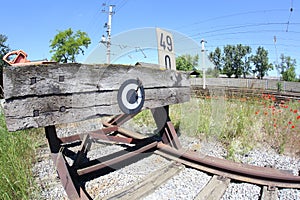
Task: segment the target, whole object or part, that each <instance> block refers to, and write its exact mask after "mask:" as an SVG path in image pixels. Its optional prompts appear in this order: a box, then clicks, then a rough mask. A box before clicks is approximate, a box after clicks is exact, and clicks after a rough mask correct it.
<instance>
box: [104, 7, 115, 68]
mask: <svg viewBox="0 0 300 200" xmlns="http://www.w3.org/2000/svg"><path fill="white" fill-rule="evenodd" d="M113 7H114V6H113V5H110V6H109V11H108V22H107V39H106V62H107V64H110V46H111V42H110V40H111V18H112V15H113V14H114V13H113Z"/></svg>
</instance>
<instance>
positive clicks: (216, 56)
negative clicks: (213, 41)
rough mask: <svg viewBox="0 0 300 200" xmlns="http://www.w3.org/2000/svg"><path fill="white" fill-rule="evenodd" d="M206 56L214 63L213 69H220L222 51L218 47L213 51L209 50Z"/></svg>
mask: <svg viewBox="0 0 300 200" xmlns="http://www.w3.org/2000/svg"><path fill="white" fill-rule="evenodd" d="M208 58H209V59H210V61H211V62H212V63H213V64H214V65H215V69H217V70H219V71H221V70H222V65H223V63H222V51H221V49H220V48H219V47H217V48H216V49H215V51H214V52H210V53H209V54H208Z"/></svg>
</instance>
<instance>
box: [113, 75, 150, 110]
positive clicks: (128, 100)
mask: <svg viewBox="0 0 300 200" xmlns="http://www.w3.org/2000/svg"><path fill="white" fill-rule="evenodd" d="M117 100H118V104H119V107H120V109H121V110H122V112H124V113H126V114H136V113H138V112H139V111H140V110H141V109H142V108H143V105H144V101H145V91H144V87H143V85H142V82H141V81H140V80H139V79H137V80H136V79H128V80H126V81H124V83H122V85H121V86H120V88H119V91H118V96H117Z"/></svg>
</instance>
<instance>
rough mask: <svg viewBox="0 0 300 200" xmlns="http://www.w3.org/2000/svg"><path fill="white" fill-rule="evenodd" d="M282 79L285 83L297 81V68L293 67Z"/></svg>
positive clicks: (286, 71) (284, 73)
mask: <svg viewBox="0 0 300 200" xmlns="http://www.w3.org/2000/svg"><path fill="white" fill-rule="evenodd" d="M282 79H283V80H284V81H297V78H296V71H295V67H294V66H291V67H289V68H288V69H287V70H285V72H283V73H282Z"/></svg>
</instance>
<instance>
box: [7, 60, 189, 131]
mask: <svg viewBox="0 0 300 200" xmlns="http://www.w3.org/2000/svg"><path fill="white" fill-rule="evenodd" d="M128 79H138V80H139V81H141V83H142V85H143V87H144V91H145V101H144V104H143V109H152V108H157V107H162V106H166V105H170V104H176V103H182V102H186V101H189V98H190V87H189V81H188V77H187V75H186V74H184V73H180V72H176V71H163V70H158V69H152V68H147V67H133V66H123V65H121V66H120V65H108V66H105V65H82V64H57V65H37V66H35V65H34V66H22V67H15V66H14V67H12V66H10V67H7V68H5V70H4V92H5V94H4V95H5V100H6V101H5V105H4V113H5V116H6V122H7V127H8V129H9V130H10V131H15V130H20V129H26V128H32V127H45V126H50V125H56V124H62V123H71V122H77V121H83V120H87V119H92V118H97V117H100V116H107V115H117V114H122V113H123V112H122V111H121V110H120V108H119V105H118V100H117V96H118V90H119V88H120V86H121V84H122V83H123V82H124V81H126V80H128Z"/></svg>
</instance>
